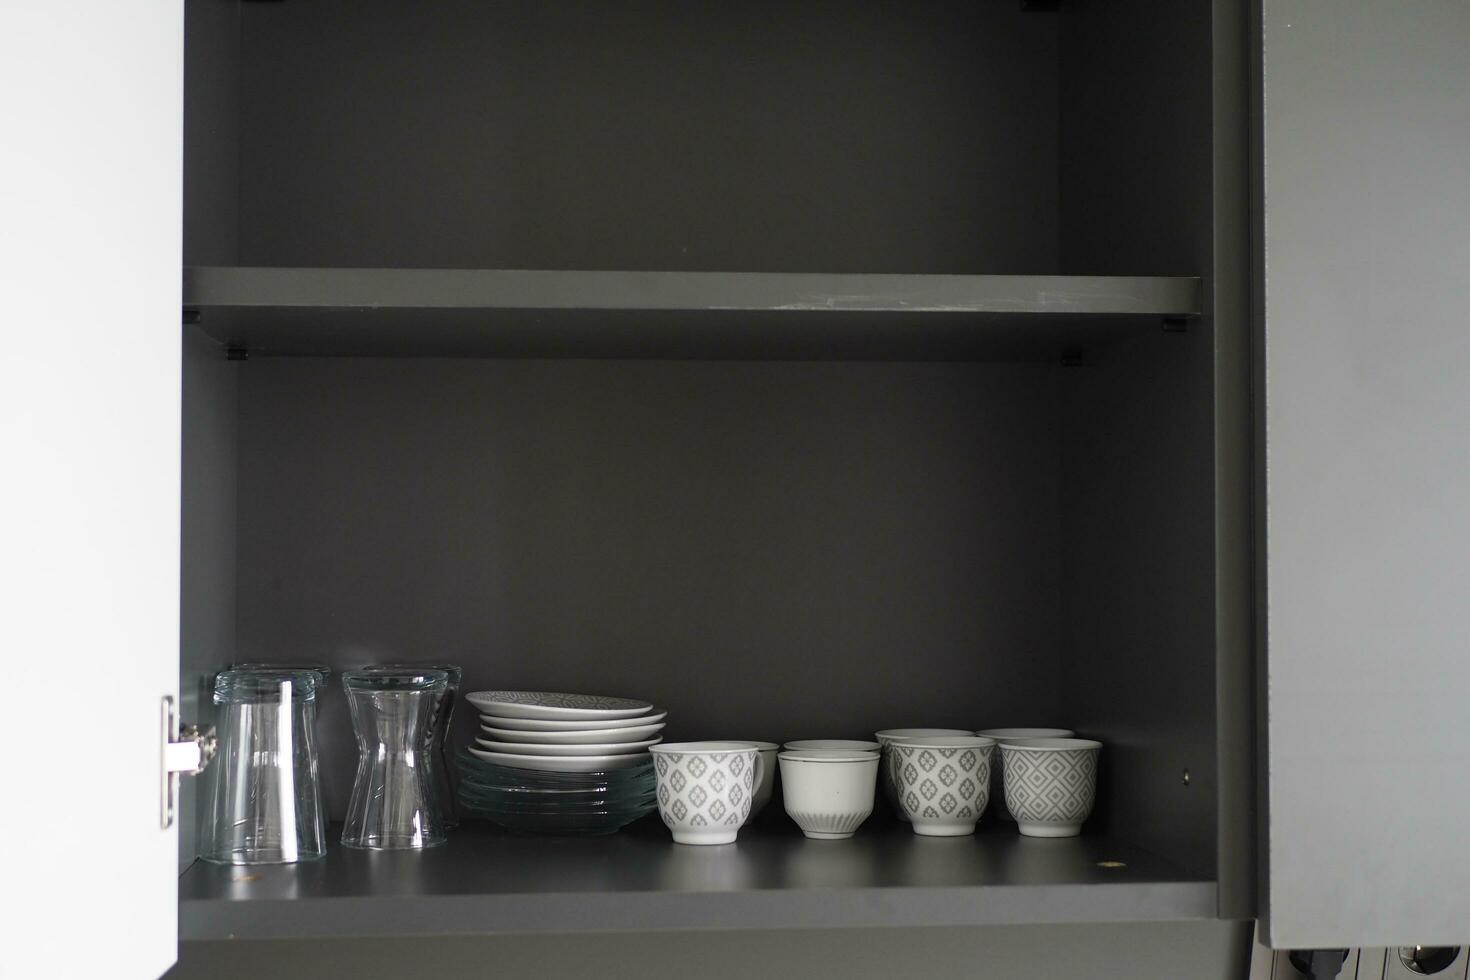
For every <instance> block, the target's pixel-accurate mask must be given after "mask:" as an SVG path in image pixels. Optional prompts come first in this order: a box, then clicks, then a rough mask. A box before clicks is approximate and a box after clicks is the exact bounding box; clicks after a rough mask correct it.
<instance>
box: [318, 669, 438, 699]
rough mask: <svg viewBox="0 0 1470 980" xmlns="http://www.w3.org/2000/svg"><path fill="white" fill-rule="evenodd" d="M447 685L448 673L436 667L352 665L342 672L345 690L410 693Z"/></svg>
mask: <svg viewBox="0 0 1470 980" xmlns="http://www.w3.org/2000/svg"><path fill="white" fill-rule="evenodd" d="M448 686H449V674H448V673H446V672H445V671H443V670H440V669H438V668H437V667H412V668H404V669H401V670H399V669H387V670H381V671H374V670H371V669H368V668H361V667H354V668H353V669H351V670H344V671H343V672H342V688H343V690H347V691H386V692H390V693H391V692H402V693H405V694H412V693H416V692H432V691H442V690H445V689H446V688H447V687H448Z"/></svg>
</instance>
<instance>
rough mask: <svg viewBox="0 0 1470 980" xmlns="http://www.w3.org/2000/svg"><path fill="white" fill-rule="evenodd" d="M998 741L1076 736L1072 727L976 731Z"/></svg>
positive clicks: (985, 729) (977, 733)
mask: <svg viewBox="0 0 1470 980" xmlns="http://www.w3.org/2000/svg"><path fill="white" fill-rule="evenodd" d="M975 734H976V735H983V736H984V737H985V738H993V739H995V740H996V741H997V742H1010V741H1015V740H1017V739H1023V738H1076V737H1077V733H1076V732H1075V731H1073V730H1072V729H1070V728H984V729H981V730H980V731H978V732H976V733H975Z"/></svg>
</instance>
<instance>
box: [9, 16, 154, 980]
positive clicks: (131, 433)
mask: <svg viewBox="0 0 1470 980" xmlns="http://www.w3.org/2000/svg"><path fill="white" fill-rule="evenodd" d="M182 43H183V8H182V3H181V0H67V2H64V3H54V2H50V0H24V2H15V3H5V4H0V658H3V660H4V664H5V668H6V670H5V677H6V681H5V690H6V696H5V708H4V711H3V712H0V737H3V738H4V746H5V752H6V756H7V759H8V760H9V765H8V766H7V767H6V770H5V772H6V779H5V784H6V788H5V790H4V792H0V849H3V853H0V868H4V873H3V890H4V894H5V914H4V925H3V927H0V935H3V941H0V976H5V977H15V978H21V977H87V978H97V977H108V978H111V980H135V978H136V980H143V978H153V977H157V976H158V975H159V974H161V973H162V972H164V971H165V970H167V969H168V967H169V966H170V965H171V964H172V963H173V962H174V959H175V955H176V950H177V911H178V900H177V878H176V875H177V863H176V855H175V847H176V833H177V832H176V831H165V830H164V829H163V828H162V826H161V822H160V819H159V810H160V804H159V778H160V776H159V771H160V754H161V753H160V745H159V738H160V711H159V702H160V698H161V696H163V695H164V694H169V693H176V692H175V688H176V687H177V684H178V631H179V616H178V595H179V399H180V389H179V385H180V376H179V375H180V354H179V348H180V339H179V338H180V327H179V301H180V296H179V290H180V286H179V283H180V275H179V269H180V265H181V254H180V252H181V232H180V228H181V216H180V201H181V196H182V177H181V175H182V158H181V153H182V121H183V104H182V103H183V79H182V67H183V52H182Z"/></svg>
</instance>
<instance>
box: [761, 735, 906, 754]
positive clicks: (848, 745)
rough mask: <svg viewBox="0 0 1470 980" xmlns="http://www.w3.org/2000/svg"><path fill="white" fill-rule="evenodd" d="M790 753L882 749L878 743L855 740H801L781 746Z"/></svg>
mask: <svg viewBox="0 0 1470 980" xmlns="http://www.w3.org/2000/svg"><path fill="white" fill-rule="evenodd" d="M781 747H782V748H783V749H786V750H787V751H788V752H806V751H808V750H810V749H820V750H822V751H838V752H877V751H878V750H879V749H881V748H882V746H881V745H880V744H878V743H877V742H865V741H861V740H859V739H855V738H799V739H797V740H796V741H794V742H787V743H786V744H785V745H783V746H781Z"/></svg>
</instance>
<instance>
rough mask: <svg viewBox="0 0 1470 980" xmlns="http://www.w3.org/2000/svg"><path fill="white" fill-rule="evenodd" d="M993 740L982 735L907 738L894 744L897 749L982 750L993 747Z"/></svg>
mask: <svg viewBox="0 0 1470 980" xmlns="http://www.w3.org/2000/svg"><path fill="white" fill-rule="evenodd" d="M995 744H996V743H995V739H993V738H986V737H985V736H984V735H935V736H932V737H930V738H909V739H905V740H903V741H902V742H894V743H893V747H894V748H899V749H983V748H989V747H993V746H994V745H995Z"/></svg>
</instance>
